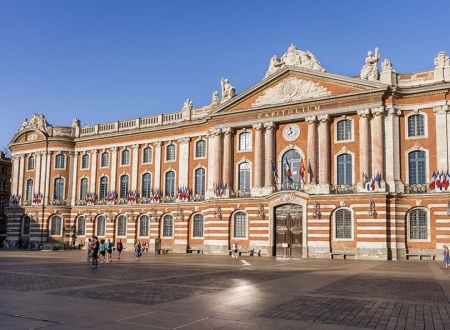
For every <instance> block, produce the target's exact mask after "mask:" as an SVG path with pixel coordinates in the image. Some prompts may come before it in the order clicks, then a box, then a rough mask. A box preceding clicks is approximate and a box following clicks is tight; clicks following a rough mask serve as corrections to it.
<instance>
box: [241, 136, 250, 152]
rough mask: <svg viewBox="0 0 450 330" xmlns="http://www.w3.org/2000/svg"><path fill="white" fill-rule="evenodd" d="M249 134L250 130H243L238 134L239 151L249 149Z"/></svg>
mask: <svg viewBox="0 0 450 330" xmlns="http://www.w3.org/2000/svg"><path fill="white" fill-rule="evenodd" d="M251 149H252V144H251V134H250V132H243V133H241V134H239V151H245V150H251Z"/></svg>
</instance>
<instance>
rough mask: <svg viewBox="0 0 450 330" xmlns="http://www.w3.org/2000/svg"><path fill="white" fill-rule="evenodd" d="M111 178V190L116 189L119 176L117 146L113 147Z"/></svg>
mask: <svg viewBox="0 0 450 330" xmlns="http://www.w3.org/2000/svg"><path fill="white" fill-rule="evenodd" d="M109 166H110V167H111V180H110V187H109V190H110V191H116V176H117V147H113V148H111V159H110V165H109Z"/></svg>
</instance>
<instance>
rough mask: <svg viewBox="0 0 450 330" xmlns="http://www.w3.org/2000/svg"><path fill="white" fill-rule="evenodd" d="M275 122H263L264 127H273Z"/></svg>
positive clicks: (268, 128)
mask: <svg viewBox="0 0 450 330" xmlns="http://www.w3.org/2000/svg"><path fill="white" fill-rule="evenodd" d="M275 127H276V124H275V123H274V122H273V121H269V122H267V123H264V128H265V129H266V131H267V130H271V129H275Z"/></svg>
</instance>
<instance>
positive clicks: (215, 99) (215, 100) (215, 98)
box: [211, 91, 220, 103]
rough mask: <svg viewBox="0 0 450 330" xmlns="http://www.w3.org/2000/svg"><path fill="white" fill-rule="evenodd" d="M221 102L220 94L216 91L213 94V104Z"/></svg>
mask: <svg viewBox="0 0 450 330" xmlns="http://www.w3.org/2000/svg"><path fill="white" fill-rule="evenodd" d="M219 101H220V100H219V92H218V91H214V92H213V93H212V97H211V102H212V103H216V102H219Z"/></svg>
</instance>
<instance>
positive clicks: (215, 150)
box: [206, 128, 222, 198]
mask: <svg viewBox="0 0 450 330" xmlns="http://www.w3.org/2000/svg"><path fill="white" fill-rule="evenodd" d="M208 138H209V143H208V145H209V146H210V148H209V150H208V151H209V153H208V180H207V184H208V190H207V192H206V198H212V197H214V185H217V184H221V180H222V176H221V169H222V161H221V160H222V130H221V129H220V128H215V129H212V130H210V131H209V132H208Z"/></svg>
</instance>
